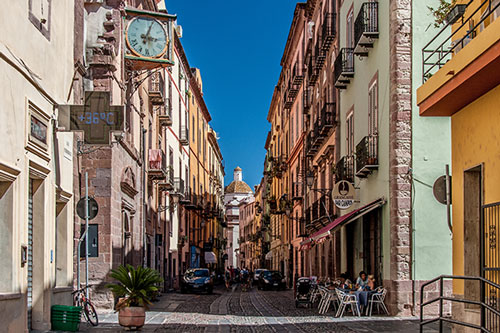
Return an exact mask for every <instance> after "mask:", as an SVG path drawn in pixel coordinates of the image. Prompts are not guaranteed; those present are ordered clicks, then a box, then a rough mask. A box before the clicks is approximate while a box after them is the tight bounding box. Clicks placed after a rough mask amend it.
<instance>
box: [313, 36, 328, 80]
mask: <svg viewBox="0 0 500 333" xmlns="http://www.w3.org/2000/svg"><path fill="white" fill-rule="evenodd" d="M322 43H323V42H322V38H321V36H318V38H317V40H316V46H315V48H314V60H315V61H314V67H315V69H316V71H317V72H319V71H320V70H321V68H323V65H324V64H325V61H326V52H325V51H323V48H322Z"/></svg>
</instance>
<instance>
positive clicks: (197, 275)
mask: <svg viewBox="0 0 500 333" xmlns="http://www.w3.org/2000/svg"><path fill="white" fill-rule="evenodd" d="M213 290H214V280H213V277H212V275H210V271H209V270H208V269H207V268H192V269H188V270H187V271H186V272H185V273H184V276H183V277H182V279H181V293H183V294H184V293H186V292H188V291H194V292H203V291H205V292H207V293H208V294H211V293H212V292H213Z"/></svg>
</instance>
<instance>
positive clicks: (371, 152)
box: [356, 134, 378, 178]
mask: <svg viewBox="0 0 500 333" xmlns="http://www.w3.org/2000/svg"><path fill="white" fill-rule="evenodd" d="M376 169H378V135H376V134H375V135H367V136H365V137H364V138H363V139H361V141H360V142H359V143H358V144H357V146H356V176H357V177H359V178H366V177H368V175H369V174H370V173H371V172H372V171H373V170H376Z"/></svg>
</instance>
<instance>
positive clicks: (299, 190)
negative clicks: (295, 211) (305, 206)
mask: <svg viewBox="0 0 500 333" xmlns="http://www.w3.org/2000/svg"><path fill="white" fill-rule="evenodd" d="M303 196H304V186H303V184H302V182H293V184H292V200H302V197H303Z"/></svg>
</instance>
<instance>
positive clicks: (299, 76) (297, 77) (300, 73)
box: [292, 59, 304, 85]
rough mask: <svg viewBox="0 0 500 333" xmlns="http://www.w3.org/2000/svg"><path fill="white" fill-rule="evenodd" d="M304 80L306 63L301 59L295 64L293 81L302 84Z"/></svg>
mask: <svg viewBox="0 0 500 333" xmlns="http://www.w3.org/2000/svg"><path fill="white" fill-rule="evenodd" d="M303 80H304V65H303V63H302V60H301V59H299V60H297V62H296V63H295V65H293V70H292V83H293V84H295V85H300V84H301V83H302V81H303Z"/></svg>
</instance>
